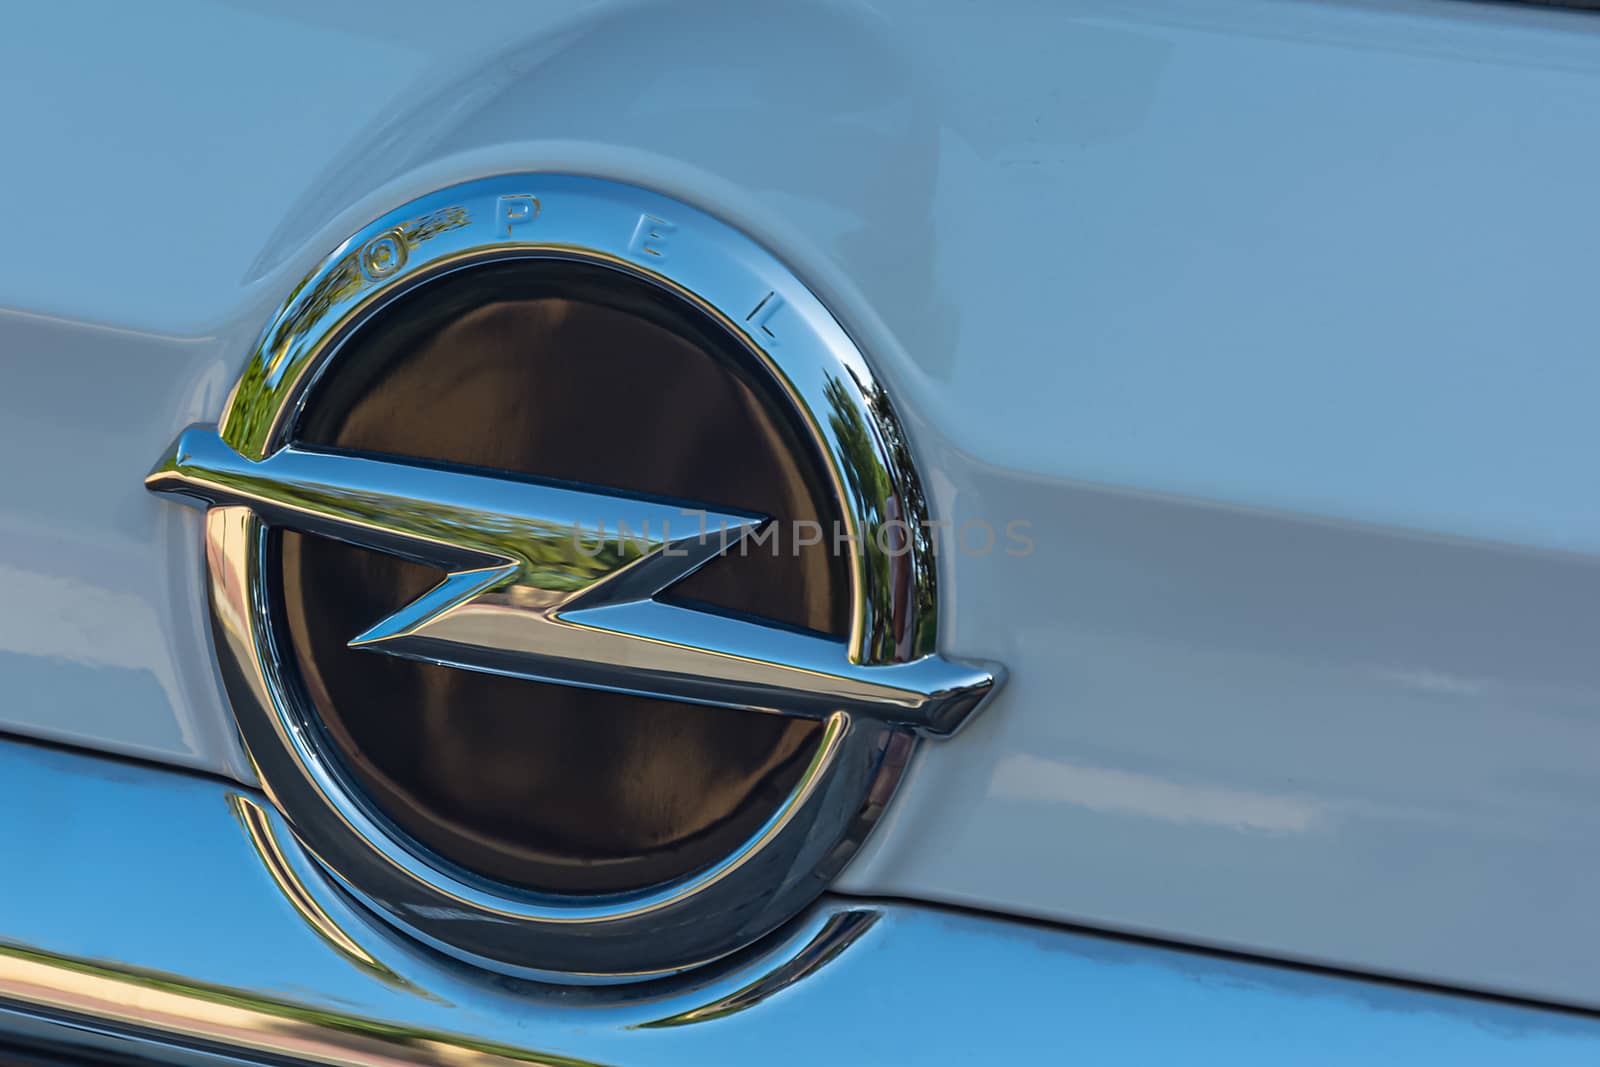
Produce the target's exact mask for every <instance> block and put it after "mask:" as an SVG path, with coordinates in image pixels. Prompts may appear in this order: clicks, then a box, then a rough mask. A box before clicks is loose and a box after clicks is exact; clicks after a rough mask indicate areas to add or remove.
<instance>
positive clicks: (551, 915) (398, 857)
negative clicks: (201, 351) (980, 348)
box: [206, 174, 987, 981]
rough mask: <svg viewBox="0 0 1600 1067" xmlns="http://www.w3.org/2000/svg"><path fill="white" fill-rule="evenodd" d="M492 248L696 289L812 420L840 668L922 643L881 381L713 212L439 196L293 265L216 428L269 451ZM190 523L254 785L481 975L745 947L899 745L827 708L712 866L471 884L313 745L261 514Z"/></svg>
mask: <svg viewBox="0 0 1600 1067" xmlns="http://www.w3.org/2000/svg"><path fill="white" fill-rule="evenodd" d="M507 258H560V259H572V260H580V261H584V262H588V263H593V264H599V265H603V266H606V267H610V268H613V269H617V270H622V271H626V272H627V273H629V274H631V275H634V276H635V277H638V278H642V279H644V280H646V281H649V282H651V283H653V284H655V285H658V286H660V287H662V288H663V289H666V290H668V291H669V292H671V293H673V294H676V295H677V296H678V297H680V298H682V299H684V300H687V301H690V302H692V303H693V304H695V305H697V306H698V307H700V308H701V309H702V310H704V311H705V312H707V313H709V314H710V315H712V316H713V317H714V318H715V319H716V320H717V321H718V322H719V323H720V324H721V325H722V326H723V327H724V328H725V329H727V330H728V331H729V333H730V334H731V335H732V336H734V337H736V338H738V339H740V340H741V341H742V342H743V345H744V347H745V348H746V349H747V350H748V352H749V354H750V356H751V357H752V361H753V363H754V364H755V365H756V366H758V367H759V368H761V369H762V370H763V371H764V373H765V374H767V375H768V376H770V378H771V380H772V382H773V384H774V385H775V386H776V387H777V389H776V391H777V392H778V393H780V394H781V395H782V396H783V397H784V398H785V400H786V402H787V403H788V404H789V405H790V406H791V407H792V412H791V413H792V415H794V416H795V417H796V421H797V422H798V423H799V424H800V425H801V426H803V427H804V428H805V429H806V430H807V431H808V432H809V434H810V436H811V438H812V441H813V443H814V444H815V446H816V447H817V449H818V452H819V454H820V455H821V456H822V457H823V459H824V460H825V463H826V467H827V470H828V475H829V479H830V481H831V483H832V490H833V492H834V493H835V495H836V497H837V499H838V501H839V503H840V505H841V511H842V513H843V518H844V522H845V524H846V526H847V532H848V533H849V534H850V536H851V538H852V542H851V543H852V547H853V555H852V565H851V566H850V568H849V573H850V616H849V617H850V632H849V638H848V650H849V656H850V659H851V660H852V661H853V662H855V663H859V664H862V665H890V664H897V663H909V662H912V661H915V660H918V659H921V658H923V657H927V656H930V655H932V653H933V651H934V648H935V642H936V634H935V622H936V604H937V596H936V589H935V584H934V582H935V576H934V556H933V552H932V547H931V543H929V542H928V541H927V540H926V539H925V538H917V537H913V539H912V546H911V550H910V551H909V552H904V551H899V552H891V551H890V550H889V548H888V546H886V545H885V544H884V539H883V538H882V537H881V536H879V534H880V528H882V527H883V526H884V525H885V524H886V523H888V522H891V521H898V522H900V523H902V524H904V528H905V529H907V530H910V531H913V532H914V531H918V530H920V531H923V532H924V533H925V532H926V531H927V529H928V525H927V522H926V520H927V513H926V504H925V502H924V497H923V495H922V492H921V489H920V486H919V485H918V483H917V480H916V477H915V474H914V472H913V470H912V468H911V465H910V455H909V449H908V446H907V445H906V441H905V437H904V435H903V433H902V432H901V430H900V427H899V425H898V423H897V421H896V420H895V417H894V414H893V411H892V409H891V407H890V404H889V401H888V397H887V395H886V393H885V392H884V391H883V389H882V388H881V386H880V385H879V384H878V383H877V381H876V380H875V379H874V377H873V375H872V373H871V371H870V370H869V368H868V367H867V364H866V361H865V360H864V359H863V358H862V356H861V353H860V352H859V351H858V350H857V349H856V347H855V346H854V344H853V343H852V342H851V340H850V338H849V337H848V335H847V334H846V333H845V331H844V329H843V328H842V327H841V326H840V325H839V324H838V323H837V322H836V321H835V320H834V319H833V317H832V316H831V315H830V314H829V313H828V312H827V310H826V309H825V308H824V307H823V306H822V304H821V303H820V301H818V300H817V298H816V297H815V296H814V295H813V294H812V293H811V292H810V291H809V290H808V289H807V288H806V287H805V286H804V285H803V284H802V283H801V282H800V281H799V279H797V278H796V277H795V276H794V275H793V274H792V273H791V272H790V271H789V270H788V269H787V268H785V267H784V266H783V265H782V264H781V263H780V262H779V261H778V260H777V259H776V258H775V257H773V256H772V255H771V254H769V253H768V252H766V251H765V250H764V249H762V248H761V247H760V246H758V245H757V244H756V243H755V242H753V241H751V240H750V239H749V238H747V237H746V236H744V235H743V234H741V233H739V232H738V231H736V230H734V229H732V228H731V227H729V226H727V225H726V224H724V223H722V222H719V221H718V220H716V219H714V218H712V217H711V216H709V215H707V214H705V213H703V212H701V211H698V210H696V209H694V208H691V207H688V206H686V205H684V204H681V203H678V202H676V201H673V200H670V199H668V198H666V197H663V196H660V195H658V194H655V193H651V192H648V191H645V190H642V189H638V188H634V187H631V186H626V185H622V184H619V183H616V182H610V181H604V180H599V179H594V178H585V177H574V176H565V175H548V174H520V175H507V176H501V177H494V178H486V179H481V180H477V181H472V182H468V183H465V184H462V185H458V186H454V187H451V188H447V189H443V190H440V191H438V192H435V193H432V194H429V195H427V196H424V197H422V198H420V199H418V200H416V201H414V202H412V203H410V204H406V205H404V206H402V207H399V208H397V209H395V210H394V211H391V212H389V213H388V214H387V215H385V216H384V217H382V218H380V219H377V220H376V221H374V222H372V223H371V224H370V225H368V226H367V227H365V228H364V229H362V230H361V232H359V233H357V234H355V235H354V236H353V237H351V238H350V239H349V240H348V241H346V242H344V243H343V244H342V245H340V246H339V247H338V248H337V249H336V250H335V251H334V252H333V253H332V254H331V255H329V256H328V257H327V259H326V260H325V261H324V262H323V263H322V264H321V265H320V266H319V267H317V269H316V270H314V271H313V272H312V273H311V274H310V275H309V276H307V277H306V278H305V279H304V281H302V282H301V284H300V285H298V286H297V287H296V288H295V290H294V293H293V294H292V295H291V297H290V298H289V300H288V301H287V302H286V303H285V304H284V306H283V307H282V309H281V310H280V311H279V313H278V314H277V316H276V317H275V318H274V319H273V321H272V323H271V325H269V326H268V328H267V329H266V331H265V332H264V333H263V335H262V337H261V340H260V342H259V344H258V347H257V349H256V350H255V352H254V354H253V355H252V357H251V359H250V361H249V363H248V365H247V367H246V369H245V371H244V374H243V376H242V378H241V380H240V382H239V384H238V386H237V387H236V388H235V390H234V392H233V394H232V395H231V396H230V397H229V399H228V402H227V405H226V409H225V411H224V412H223V415H222V418H221V421H220V424H219V432H220V433H221V436H222V438H223V440H224V441H226V442H227V443H228V444H229V445H230V446H232V448H233V449H235V450H236V451H237V452H238V453H239V454H240V455H242V456H243V457H245V458H246V459H250V460H260V459H263V458H265V457H267V456H268V455H269V454H271V453H272V452H274V451H275V450H276V449H278V448H280V447H282V446H283V445H286V444H288V443H289V442H290V438H291V436H292V433H293V428H294V426H295V423H296V419H297V416H298V413H299V411H300V409H301V405H302V403H303V402H304V400H305V397H306V395H307V393H308V391H309V389H310V388H311V386H312V384H313V383H314V382H315V381H316V379H317V377H318V375H319V373H320V372H321V371H322V370H323V369H324V368H325V367H326V366H327V365H328V364H329V362H330V361H331V360H333V359H335V358H337V354H338V352H339V349H340V346H341V344H342V342H343V341H344V340H345V339H346V338H348V337H350V336H351V335H352V334H353V333H354V332H355V331H356V330H358V329H359V328H360V327H361V326H362V324H363V323H365V322H366V321H368V320H369V319H370V318H371V317H372V316H373V315H374V314H375V313H376V312H377V311H378V310H380V309H381V308H383V307H384V306H386V305H387V304H389V303H390V302H391V301H392V300H394V299H395V298H396V297H397V296H399V295H400V294H402V293H404V292H406V291H408V290H410V289H412V288H413V287H415V286H417V285H420V284H422V283H424V282H426V281H428V280H430V279H433V278H436V277H439V276H440V275H442V274H445V273H448V272H451V271H454V270H459V269H462V268H464V267H468V266H472V265H475V264H479V263H483V262H486V261H490V260H499V259H507ZM841 427H846V428H849V429H850V430H851V431H852V432H849V433H844V432H841ZM206 530H207V535H206V536H207V564H208V570H209V579H210V581H209V588H210V592H211V598H212V616H213V620H214V623H215V638H216V645H217V652H218V657H219V661H220V663H221V666H222V668H223V675H224V678H225V680H226V682H227V685H228V688H229V691H230V695H231V696H232V699H233V702H234V705H235V708H236V711H237V715H238V719H239V724H240V729H241V733H242V735H243V737H244V740H245V743H246V746H247V748H248V750H249V753H250V755H251V758H252V759H253V760H254V762H255V764H256V766H257V768H258V770H259V772H260V776H261V779H262V781H263V783H264V784H265V786H266V788H267V790H268V792H269V794H270V796H271V797H272V799H273V800H274V802H275V803H276V804H277V805H278V807H279V808H280V809H281V810H282V811H283V813H284V814H285V816H286V817H287V818H288V820H289V822H290V824H291V825H292V826H293V828H294V830H295V832H296V834H297V835H299V837H300V838H301V839H302V840H303V841H304V843H305V844H306V845H307V846H308V848H309V849H310V851H311V852H312V853H313V854H314V855H316V856H317V857H318V859H319V860H320V861H321V862H322V863H323V864H324V865H325V866H326V867H327V868H328V869H329V870H330V871H331V872H332V873H333V874H334V875H335V876H336V877H337V878H338V879H340V881H342V882H343V883H344V884H345V885H346V886H347V887H348V888H349V889H350V890H351V891H352V892H353V893H354V894H355V895H357V896H358V897H360V898H361V899H363V900H364V901H366V902H367V903H368V904H369V905H371V906H372V907H373V908H374V909H376V910H377V911H378V912H380V913H381V914H383V915H385V916H387V917H388V918H389V919H391V920H392V921H393V922H394V923H396V924H397V925H399V926H400V927H401V928H403V929H405V930H406V931H408V932H409V933H411V934H412V935H414V936H416V937H417V938H419V939H421V940H423V941H425V942H427V943H429V944H432V945H434V946H436V947H437V948H439V949H441V950H443V951H445V952H447V953H450V954H452V955H455V956H457V957H458V958H461V959H465V960H468V961H471V962H474V963H477V964H480V965H484V966H488V967H491V968H494V969H498V970H501V971H504V972H507V973H513V974H518V975H522V976H529V977H536V978H542V979H554V980H559V981H627V980H633V979H638V978H644V977H649V976H653V975H660V974H669V973H675V972H678V971H681V970H684V969H686V968H689V967H692V966H696V965H698V964H701V963H704V962H707V961H709V960H712V959H716V958H718V957H720V956H722V955H725V954H727V953H729V952H732V951H734V950H736V949H738V948H741V947H743V946H744V945H746V944H748V943H750V942H751V941H752V940H754V939H756V938H758V937H760V936H761V935H763V934H765V933H767V932H769V931H770V930H772V929H773V928H774V927H776V926H777V925H779V924H780V923H781V922H783V921H784V920H786V919H788V918H790V917H791V916H793V915H794V914H795V913H797V912H798V911H799V910H800V909H801V908H803V907H804V906H805V905H806V904H808V903H809V902H810V901H811V900H812V899H814V898H815V896H816V895H817V894H818V893H820V892H821V891H822V889H823V888H824V887H825V886H826V885H827V883H828V881H829V880H830V879H831V878H832V877H833V875H834V874H836V873H837V871H838V870H839V868H841V867H842V866H843V864H844V863H845V862H846V860H847V859H848V858H849V857H850V856H851V855H852V854H853V853H854V852H855V850H856V849H857V847H858V846H859V844H860V842H861V840H862V838H863V837H864V836H865V834H866V833H867V832H868V830H870V828H871V826H872V825H873V823H874V822H875V821H876V819H877V818H878V816H879V814H880V813H881V811H882V808H883V805H884V804H885V803H886V802H887V799H888V798H889V796H890V795H891V794H892V792H893V789H894V785H895V783H896V782H897V781H898V779H899V776H900V774H901V772H902V770H903V768H904V766H905V763H906V761H907V759H908V758H909V755H910V752H911V748H912V745H913V741H914V737H913V734H912V732H911V731H910V729H908V728H907V727H905V726H902V725H895V724H885V723H881V722H877V721H873V720H868V719H863V718H860V717H854V716H852V715H851V714H849V713H847V712H844V711H835V712H833V713H832V714H831V715H830V716H828V717H827V718H826V719H825V727H824V730H823V734H822V740H821V741H820V742H819V747H818V750H817V753H816V755H815V757H814V758H813V760H812V762H811V765H810V767H809V768H808V770H807V771H806V773H805V774H804V775H803V776H802V778H801V780H800V782H799V783H798V784H797V785H796V787H795V789H794V790H793V792H792V793H791V794H790V796H789V797H788V798H787V800H785V801H784V803H783V804H782V805H781V806H780V808H779V810H778V811H777V812H776V813H775V814H774V815H773V816H772V817H771V818H770V819H769V820H768V822H767V823H766V825H764V826H763V827H761V828H760V829H759V830H758V831H757V832H756V833H755V834H754V835H752V836H751V837H750V838H749V839H748V840H747V841H746V842H745V843H744V844H743V845H741V846H740V847H739V848H738V849H737V850H736V851H735V852H734V853H732V854H731V855H729V856H727V857H726V858H725V859H724V860H722V861H721V862H720V863H718V864H716V865H715V866H713V867H712V868H711V869H709V870H706V871H702V872H700V873H698V874H695V875H691V876H689V877H686V878H684V879H682V880H680V881H678V882H676V883H673V884H670V885H667V886H665V887H662V888H659V889H654V890H647V891H642V892H639V893H631V894H621V895H617V896H612V897H605V898H568V897H558V896H546V895H540V894H533V893H528V892H525V891H521V890H516V889H513V888H512V887H508V886H504V885H499V884H497V883H491V882H488V881H486V880H482V879H479V878H477V877H475V876H472V875H470V874H467V873H466V872H461V871H455V870H452V869H449V867H448V865H446V864H443V863H441V862H439V861H437V860H436V859H434V858H432V857H431V856H429V855H428V854H427V853H426V852H425V850H422V849H420V847H419V846H416V845H415V844H414V843H412V842H410V841H409V840H408V839H407V838H406V837H405V835H403V834H401V833H400V832H398V831H397V830H395V829H393V828H392V827H391V826H390V824H389V823H388V821H387V820H386V819H385V818H383V816H382V815H381V814H380V813H378V812H376V811H375V810H374V809H373V808H372V807H371V805H370V804H369V802H368V801H367V800H366V799H365V798H364V796H363V795H362V794H361V792H360V791H359V790H358V789H356V788H355V787H354V786H353V784H352V783H350V782H349V781H348V780H347V778H346V776H345V774H344V773H343V772H342V771H341V770H340V768H339V766H338V763H337V760H335V759H333V758H331V754H330V753H329V752H327V751H325V748H324V742H323V741H322V739H321V738H320V735H319V730H318V728H317V722H316V719H315V715H314V712H313V711H312V710H311V709H310V708H309V707H308V706H304V702H303V701H302V700H301V699H299V698H298V697H297V695H296V694H297V692H298V690H297V687H296V686H295V685H293V684H292V680H291V679H290V678H288V677H287V676H286V674H285V672H286V670H288V669H289V668H288V667H287V666H286V665H287V664H288V663H289V662H290V659H289V658H288V657H287V656H285V655H284V651H283V650H282V649H281V648H280V647H279V642H278V639H277V638H276V636H275V634H274V631H273V625H272V618H271V612H270V602H271V601H270V596H269V591H268V588H267V580H266V578H265V561H266V555H267V527H266V524H265V523H264V522H263V521H261V520H260V519H259V518H258V517H257V516H256V515H255V514H254V512H252V511H251V510H250V509H249V508H247V507H242V506H219V507H213V508H212V509H211V510H210V511H209V512H208V519H207V526H206ZM984 677H985V678H987V676H986V675H985V676H984ZM984 691H985V692H986V691H987V686H985V688H984ZM971 710H972V708H971V706H968V707H967V708H966V710H965V711H964V712H962V715H963V716H964V715H965V714H966V713H968V712H970V711H971ZM958 721H959V719H956V720H954V721H952V722H950V723H948V724H944V728H943V729H942V730H937V729H936V730H934V731H932V732H948V730H949V729H953V728H954V726H955V725H956V723H957V722H958Z"/></svg>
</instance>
